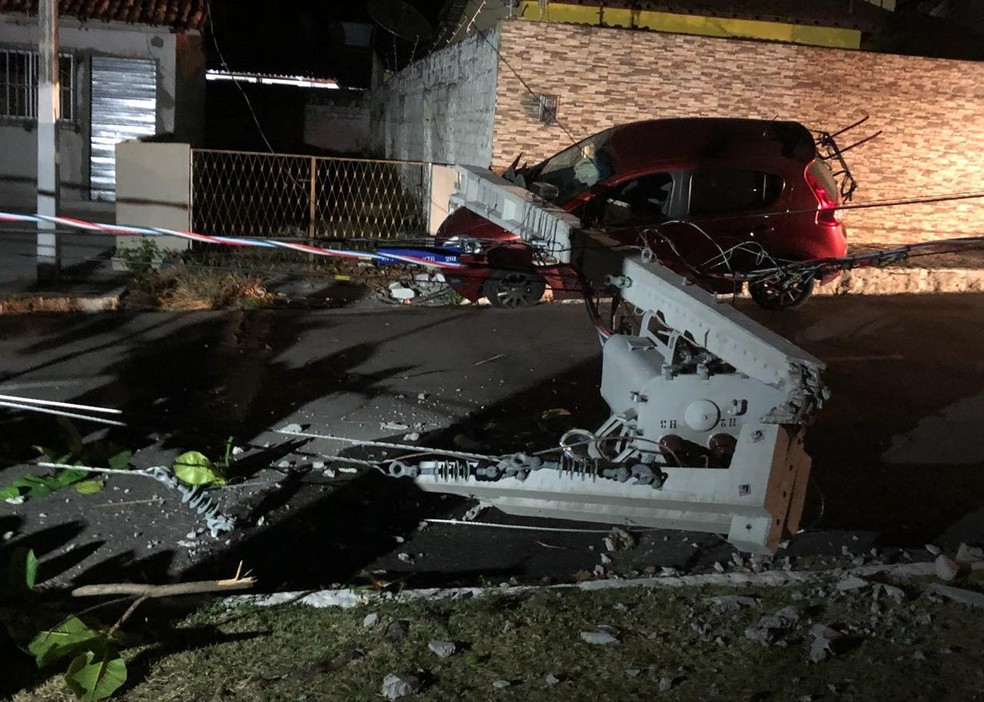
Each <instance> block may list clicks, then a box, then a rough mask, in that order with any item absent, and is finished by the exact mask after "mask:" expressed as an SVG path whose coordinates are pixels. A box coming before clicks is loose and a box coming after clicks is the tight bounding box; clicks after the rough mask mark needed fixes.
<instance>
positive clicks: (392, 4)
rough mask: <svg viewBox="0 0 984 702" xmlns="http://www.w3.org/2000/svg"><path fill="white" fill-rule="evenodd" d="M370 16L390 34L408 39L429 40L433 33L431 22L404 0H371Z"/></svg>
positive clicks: (367, 5) (368, 8)
mask: <svg viewBox="0 0 984 702" xmlns="http://www.w3.org/2000/svg"><path fill="white" fill-rule="evenodd" d="M366 9H367V10H368V11H369V16H370V17H372V19H373V21H374V22H375V23H376V24H378V25H379V26H380V27H382V28H383V29H385V30H386V31H387V32H389V33H390V34H393V35H394V36H398V37H400V38H401V39H406V40H408V41H414V42H416V41H427V40H428V39H430V38H431V36H432V35H433V31H432V30H431V26H430V22H428V21H427V18H426V17H424V16H423V15H422V14H420V11H419V10H417V8H415V7H414V6H413V5H410V4H409V3H407V2H404V0H369V2H368V3H366Z"/></svg>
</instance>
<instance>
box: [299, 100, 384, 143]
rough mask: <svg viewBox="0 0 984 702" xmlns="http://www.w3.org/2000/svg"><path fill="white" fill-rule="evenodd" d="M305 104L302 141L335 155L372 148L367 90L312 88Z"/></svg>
mask: <svg viewBox="0 0 984 702" xmlns="http://www.w3.org/2000/svg"><path fill="white" fill-rule="evenodd" d="M312 93H317V95H312V96H311V99H310V101H309V102H307V103H306V104H305V105H304V143H305V144H307V145H309V146H314V147H316V148H318V149H322V150H324V151H330V152H332V153H336V154H361V153H366V152H368V151H370V150H371V148H372V139H371V132H370V128H369V114H370V105H369V97H368V95H367V94H366V93H359V94H358V95H355V96H353V95H350V94H336V93H338V91H334V90H318V91H312Z"/></svg>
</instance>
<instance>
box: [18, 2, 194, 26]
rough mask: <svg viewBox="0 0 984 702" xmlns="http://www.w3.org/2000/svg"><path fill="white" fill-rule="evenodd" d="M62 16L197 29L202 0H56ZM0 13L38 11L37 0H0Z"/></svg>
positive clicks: (29, 12) (89, 20) (94, 20)
mask: <svg viewBox="0 0 984 702" xmlns="http://www.w3.org/2000/svg"><path fill="white" fill-rule="evenodd" d="M58 12H59V14H60V15H61V16H62V17H75V18H77V19H79V20H81V21H82V22H126V23H128V24H150V25H154V26H157V27H168V28H170V29H174V30H183V29H201V28H202V26H203V25H204V23H205V16H206V14H207V12H206V0H59V3H58ZM0 13H8V14H16V13H20V14H29V15H36V14H37V13H38V0H0Z"/></svg>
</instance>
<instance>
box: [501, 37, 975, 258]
mask: <svg viewBox="0 0 984 702" xmlns="http://www.w3.org/2000/svg"><path fill="white" fill-rule="evenodd" d="M500 33H501V43H500V51H501V54H502V58H503V59H504V60H505V62H507V63H508V66H507V65H503V64H502V62H500V66H499V70H498V82H497V84H496V91H495V98H496V109H495V121H494V125H493V137H492V143H493V148H492V163H493V166H495V167H504V166H506V165H508V163H509V162H510V161H512V159H513V158H515V156H516V155H517V154H519V153H520V152H523V153H525V154H526V158H527V159H528V160H530V161H531V162H532V161H535V160H537V159H539V158H542V157H544V156H547V155H550V154H551V153H554V152H556V151H558V150H560V149H561V148H563V147H564V146H567V145H569V144H570V143H571V142H570V138H569V137H568V136H567V134H565V132H564V131H563V129H561V128H560V127H559V126H554V125H551V126H548V125H543V124H540V122H539V121H538V119H537V104H536V101H535V100H534V99H533V98H532V97H531V96H530V94H529V92H528V91H527V90H526V88H525V87H523V85H522V83H521V82H520V80H519V79H518V78H517V77H516V75H515V74H514V73H513V72H512V70H510V68H509V66H512V67H513V68H515V69H516V71H518V72H519V74H520V75H521V76H522V78H523V80H524V81H525V82H526V83H527V84H528V85H529V86H530V87H531V88H532V89H533V91H534V92H538V93H549V94H554V95H557V96H558V119H559V121H560V122H561V123H562V124H563V125H564V127H566V129H567V130H568V131H569V132H570V133H571V134H573V136H574V137H575V138H577V139H580V138H583V137H585V136H588V135H589V134H592V133H594V132H597V131H599V130H601V129H604V128H606V127H609V126H612V125H615V124H618V123H622V122H628V121H633V120H638V119H649V118H660V117H684V116H707V117H724V116H731V117H758V118H764V119H771V118H773V117H777V116H778V118H779V119H791V120H798V121H800V122H803V123H804V124H806V125H807V126H809V127H811V128H818V129H826V130H829V131H835V130H836V129H839V128H840V127H843V126H846V125H848V124H851V123H852V122H854V121H856V120H857V119H859V118H860V117H862V116H863V115H866V114H870V115H871V119H870V120H869V121H868V122H867V123H866V124H865V125H864V126H863V127H862V128H859V130H858V131H857V132H856V134H857V137H860V136H863V135H864V134H867V133H870V132H873V131H877V130H879V129H880V130H884V131H883V134H882V135H881V136H880V137H878V138H877V139H876V140H875V141H874V142H871V143H870V144H867V145H864V146H861V147H859V148H858V149H856V150H854V151H851V152H850V153H849V154H847V157H848V159H849V160H848V163H849V164H850V166H851V169H852V171H853V172H854V175H855V177H856V178H857V180H858V182H859V188H858V191H857V193H856V194H855V200H854V202H855V204H862V203H873V202H877V201H884V200H894V199H903V198H913V197H926V196H933V195H946V194H953V193H967V192H982V191H984V168H982V166H981V163H982V154H984V63H973V62H964V61H949V60H939V59H926V58H915V57H905V56H895V55H889V54H872V53H865V52H856V51H844V50H839V49H824V48H816V47H807V46H795V45H789V44H771V43H765V42H756V41H738V40H729V39H712V38H705V37H695V36H684V35H673V34H659V33H655V32H632V31H626V30H619V29H604V28H596V27H581V26H571V25H560V24H546V23H543V24H541V23H537V22H529V21H506V22H503V23H502V25H501V27H500ZM854 135H855V133H849V134H848V135H845V137H843V138H842V139H841V141H842V143H843V142H844V141H845V140H849V139H850V138H851V137H852V136H854ZM842 145H843V144H842ZM846 221H847V225H848V228H849V230H850V233H851V240H852V242H854V243H861V242H864V243H906V242H914V241H918V240H922V239H929V238H944V237H949V236H967V235H975V234H984V199H976V200H968V201H963V202H949V203H940V204H934V205H913V206H904V207H877V208H871V209H858V210H853V211H850V212H848V213H847V220H846Z"/></svg>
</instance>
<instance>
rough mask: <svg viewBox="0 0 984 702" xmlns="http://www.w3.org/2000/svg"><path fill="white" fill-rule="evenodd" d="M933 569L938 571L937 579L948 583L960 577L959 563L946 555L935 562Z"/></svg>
mask: <svg viewBox="0 0 984 702" xmlns="http://www.w3.org/2000/svg"><path fill="white" fill-rule="evenodd" d="M933 568H934V570H935V571H936V575H937V577H939V579H940V580H945V581H947V582H950V581H952V580H956V579H957V576H958V575H960V566H959V565H958V564H957V562H956V561H954V560H953V559H952V558H950V557H949V556H946V555H944V554H940V555H939V556H937V557H936V560H935V561H933Z"/></svg>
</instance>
